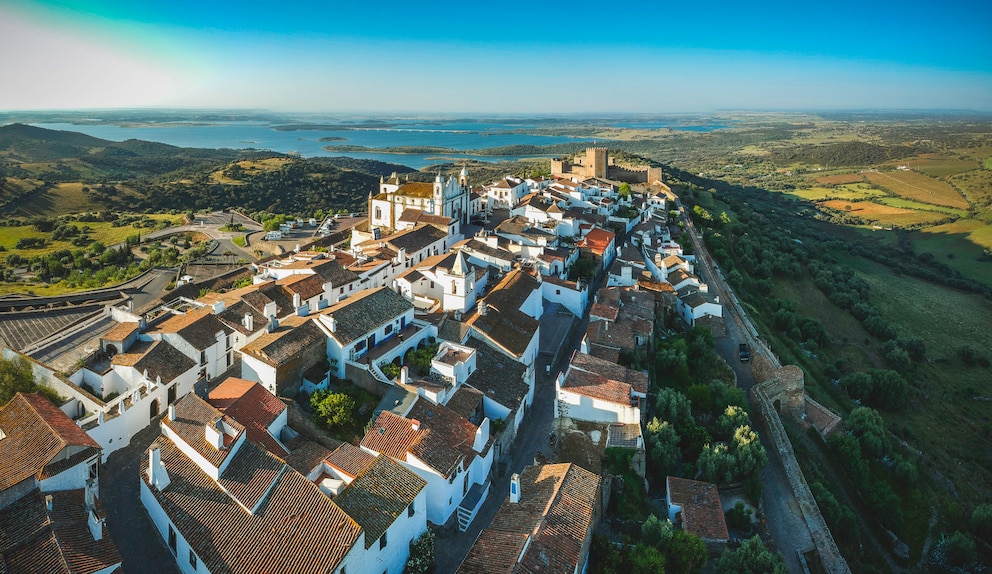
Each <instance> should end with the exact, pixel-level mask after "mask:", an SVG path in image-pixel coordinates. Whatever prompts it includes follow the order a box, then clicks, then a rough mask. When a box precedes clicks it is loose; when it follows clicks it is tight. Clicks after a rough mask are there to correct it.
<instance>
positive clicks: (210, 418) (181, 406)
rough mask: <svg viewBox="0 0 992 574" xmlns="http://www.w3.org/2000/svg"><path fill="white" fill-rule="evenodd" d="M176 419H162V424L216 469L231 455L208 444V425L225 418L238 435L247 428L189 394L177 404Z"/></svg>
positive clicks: (225, 450) (226, 450)
mask: <svg viewBox="0 0 992 574" xmlns="http://www.w3.org/2000/svg"><path fill="white" fill-rule="evenodd" d="M175 407H176V418H175V420H173V419H170V418H169V417H168V416H166V417H163V418H162V424H164V425H166V426H168V427H169V428H170V429H172V430H173V431H174V432H175V433H176V434H177V435H179V437H180V438H182V440H183V441H184V442H186V444H188V445H190V446H191V447H193V449H194V450H196V452H198V453H199V454H200V456H202V457H203V458H204V459H206V461H207V462H208V463H210V464H212V465H213V466H214V467H215V468H220V465H221V463H223V462H224V459H226V458H227V455H229V454H230V453H231V451H230V450H229V449H217V448H214V447H213V445H211V444H208V443H207V437H206V425H208V424H212V423H214V422H216V421H217V420H218V419H220V418H223V420H224V424H225V425H229V426H230V427H231V428H233V429H234V430H235V432H236V433H237V434H241V433H242V432H244V430H245V427H244V426H243V425H241V423H239V422H238V421H236V420H234V419H233V418H231V417H229V416H226V415H224V414H223V413H221V412H220V411H219V410H217V409H215V408H214V407H212V406H210V403H208V402H207V401H205V400H203V399H201V398H200V397H198V396H196V394H195V393H189V394H188V395H186V396H184V397H183V398H181V399H179V402H177V403H176V405H175Z"/></svg>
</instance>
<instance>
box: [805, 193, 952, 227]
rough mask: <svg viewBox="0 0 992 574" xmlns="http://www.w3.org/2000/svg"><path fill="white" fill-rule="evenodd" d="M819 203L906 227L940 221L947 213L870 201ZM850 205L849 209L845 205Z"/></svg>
mask: <svg viewBox="0 0 992 574" xmlns="http://www.w3.org/2000/svg"><path fill="white" fill-rule="evenodd" d="M820 205H822V206H824V207H829V208H831V209H836V210H838V211H843V212H845V213H850V214H851V215H856V216H858V217H861V218H864V219H867V220H869V221H875V222H877V223H879V224H882V225H892V226H895V227H908V226H911V225H926V224H933V223H936V222H938V221H942V220H944V219H946V218H947V215H945V214H942V213H934V212H932V211H917V210H913V209H903V208H901V207H892V206H889V205H880V204H878V203H872V202H870V201H853V202H852V201H844V200H840V199H834V200H831V201H824V202H821V203H820ZM848 206H850V208H851V209H850V211H848V209H847V207H848Z"/></svg>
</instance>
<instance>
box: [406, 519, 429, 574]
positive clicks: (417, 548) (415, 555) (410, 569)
mask: <svg viewBox="0 0 992 574" xmlns="http://www.w3.org/2000/svg"><path fill="white" fill-rule="evenodd" d="M434 556H435V551H434V533H433V532H431V529H430V528H428V529H427V530H425V531H424V533H423V534H421V535H420V536H419V537H418V538H417V539H416V540H414V541H413V544H411V545H410V557H409V558H407V560H406V570H404V572H406V573H408V574H427V572H428V571H430V569H431V566H433V565H434Z"/></svg>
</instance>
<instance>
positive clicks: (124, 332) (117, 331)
mask: <svg viewBox="0 0 992 574" xmlns="http://www.w3.org/2000/svg"><path fill="white" fill-rule="evenodd" d="M137 330H138V324H137V323H118V324H117V325H116V326H115V327H114V328H113V329H111V330H109V331H107V332H106V333H104V334H103V335H101V336H100V338H101V339H103V340H105V341H114V342H116V341H123V340H124V339H127V338H128V337H129V336H131V333H134V332H135V331H137Z"/></svg>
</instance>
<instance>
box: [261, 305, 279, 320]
mask: <svg viewBox="0 0 992 574" xmlns="http://www.w3.org/2000/svg"><path fill="white" fill-rule="evenodd" d="M262 314H263V315H265V316H266V317H272V316H273V315H275V314H276V303H275V301H269V302H268V303H266V304H265V308H264V309H262Z"/></svg>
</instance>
